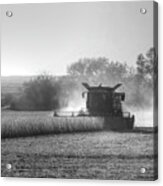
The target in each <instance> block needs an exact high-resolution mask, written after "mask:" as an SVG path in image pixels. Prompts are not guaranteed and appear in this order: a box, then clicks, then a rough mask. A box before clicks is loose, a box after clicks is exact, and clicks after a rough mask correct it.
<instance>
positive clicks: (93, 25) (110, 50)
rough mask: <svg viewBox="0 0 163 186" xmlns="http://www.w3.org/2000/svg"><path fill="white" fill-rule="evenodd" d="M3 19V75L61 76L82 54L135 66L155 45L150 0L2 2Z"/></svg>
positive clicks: (151, 3)
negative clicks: (127, 0) (7, 12)
mask: <svg viewBox="0 0 163 186" xmlns="http://www.w3.org/2000/svg"><path fill="white" fill-rule="evenodd" d="M140 8H146V9H147V13H146V14H141V13H140ZM7 10H11V11H12V12H13V16H12V17H7V16H6V11H7ZM1 19H2V28H1V30H2V32H1V74H2V75H36V74H39V73H42V72H44V71H46V72H49V73H51V74H53V75H62V74H65V73H66V67H67V65H69V64H71V63H72V62H75V61H77V60H78V59H79V58H83V57H99V56H105V57H107V58H109V59H110V60H114V61H116V60H117V61H121V62H127V63H128V64H131V65H134V64H135V61H136V58H137V55H138V54H139V53H142V52H143V53H145V52H146V51H147V50H148V49H149V48H150V47H151V46H153V29H152V28H153V2H152V1H144V2H143V1H140V2H139V1H137V2H132V1H131V2H125V3H124V2H95V3H59V4H56V3H55V4H22V5H4V6H3V7H2V11H1Z"/></svg>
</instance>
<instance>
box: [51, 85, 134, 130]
mask: <svg viewBox="0 0 163 186" xmlns="http://www.w3.org/2000/svg"><path fill="white" fill-rule="evenodd" d="M82 84H83V86H84V87H85V88H86V89H87V91H85V92H83V93H82V97H83V98H84V97H86V109H87V111H79V112H78V113H76V112H73V111H72V112H71V114H70V115H69V116H66V118H67V119H68V117H70V119H72V117H73V119H74V120H75V118H76V119H77V118H79V117H80V118H83V122H84V120H87V121H88V120H89V118H94V119H97V120H98V121H99V122H101V123H102V124H103V126H104V127H103V128H104V129H105V130H117V131H121V130H131V129H133V126H134V115H132V116H131V115H130V113H129V112H123V110H122V101H124V100H125V93H124V92H116V89H117V88H119V87H120V86H121V84H117V85H115V86H114V87H104V86H102V85H99V86H89V85H88V84H87V83H82ZM61 115H62V116H63V114H61ZM54 116H57V117H58V116H60V114H58V113H57V112H55V113H54Z"/></svg>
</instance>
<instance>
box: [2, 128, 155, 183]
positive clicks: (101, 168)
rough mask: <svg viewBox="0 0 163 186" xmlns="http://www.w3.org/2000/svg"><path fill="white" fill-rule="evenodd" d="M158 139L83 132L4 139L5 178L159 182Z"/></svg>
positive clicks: (3, 160) (136, 135)
mask: <svg viewBox="0 0 163 186" xmlns="http://www.w3.org/2000/svg"><path fill="white" fill-rule="evenodd" d="M154 135H156V134H154V133H140V132H139V133H136V132H130V133H127V132H124V133H119V132H83V133H73V134H56V135H47V136H37V137H26V138H10V139H2V141H1V153H2V156H1V158H2V160H1V163H2V164H1V167H2V169H1V176H2V177H50V178H67V179H71V178H75V179H116V180H119V179H123V180H128V179H129V180H155V179H156V178H157V152H155V144H154V140H153V139H154ZM7 164H11V169H7V167H6V166H7ZM142 168H145V170H146V171H145V173H142V171H141V170H142Z"/></svg>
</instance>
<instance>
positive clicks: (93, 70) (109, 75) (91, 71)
mask: <svg viewBox="0 0 163 186" xmlns="http://www.w3.org/2000/svg"><path fill="white" fill-rule="evenodd" d="M129 71H130V67H128V66H127V64H125V63H120V62H110V61H109V60H108V59H107V58H105V57H99V58H83V59H80V60H79V61H77V62H75V63H72V64H71V65H70V66H69V67H68V70H67V72H68V74H69V75H70V76H73V77H75V78H77V79H80V80H81V81H87V82H95V83H105V84H106V83H107V84H108V83H110V84H113V83H117V81H122V82H123V81H124V79H125V78H126V77H127V76H128V75H129Z"/></svg>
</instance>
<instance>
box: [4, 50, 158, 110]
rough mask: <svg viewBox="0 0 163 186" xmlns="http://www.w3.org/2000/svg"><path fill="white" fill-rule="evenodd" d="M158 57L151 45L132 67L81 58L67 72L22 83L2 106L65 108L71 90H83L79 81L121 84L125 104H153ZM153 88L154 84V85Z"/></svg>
mask: <svg viewBox="0 0 163 186" xmlns="http://www.w3.org/2000/svg"><path fill="white" fill-rule="evenodd" d="M157 61H158V58H157V54H156V51H155V49H154V48H150V49H149V50H148V51H147V53H146V54H145V55H144V54H139V55H138V57H137V60H136V63H135V66H134V67H132V66H129V65H128V64H127V63H121V62H118V61H116V62H114V61H109V59H108V58H106V57H99V58H82V59H79V60H78V61H76V62H74V63H72V64H71V65H69V66H68V67H67V75H66V76H62V77H54V76H51V75H48V74H42V75H39V76H37V77H36V78H34V79H32V80H30V81H28V82H25V83H24V84H23V88H22V91H21V93H20V94H18V95H11V94H6V95H5V96H3V99H1V106H2V107H3V106H5V105H9V108H10V109H13V110H53V109H60V108H63V107H66V106H67V105H68V101H69V100H70V99H73V92H74V91H78V92H79V97H80V96H81V95H80V92H82V91H83V87H82V85H81V83H82V82H87V83H89V84H90V85H99V84H101V83H102V84H103V85H105V86H114V85H115V84H117V83H119V82H120V83H123V85H124V91H125V93H126V98H127V99H126V104H127V105H131V106H133V107H148V106H150V105H151V104H152V97H153V86H154V81H157V79H158V62H157ZM155 88H156V87H155Z"/></svg>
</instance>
